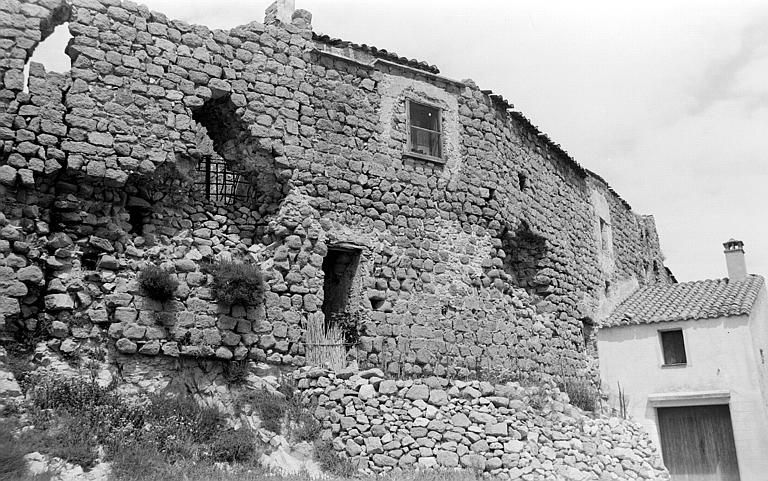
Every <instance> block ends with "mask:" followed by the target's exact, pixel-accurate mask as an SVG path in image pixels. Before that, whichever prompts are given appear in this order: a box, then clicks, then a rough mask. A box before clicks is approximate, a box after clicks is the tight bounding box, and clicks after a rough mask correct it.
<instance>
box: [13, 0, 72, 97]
mask: <svg viewBox="0 0 768 481" xmlns="http://www.w3.org/2000/svg"><path fill="white" fill-rule="evenodd" d="M70 15H71V10H70V7H69V6H67V5H61V6H59V7H57V8H55V9H54V10H53V11H51V14H50V16H49V17H48V18H43V19H41V20H40V38H41V39H42V40H41V42H40V43H38V44H37V45H35V46H33V47H32V48H31V49H30V50H29V51H28V52H27V62H26V64H25V65H24V72H23V76H24V84H23V85H24V86H23V91H24V92H28V91H29V73H30V72H29V71H30V65H31V64H32V62H37V63H39V64H42V65H43V66H44V67H45V69H46V71H48V72H59V73H64V72H67V71H69V70H70V69H71V68H72V59H71V58H70V56H69V55H67V53H66V50H67V48H68V45H69V43H70V41H71V40H72V34H70V33H69V18H70Z"/></svg>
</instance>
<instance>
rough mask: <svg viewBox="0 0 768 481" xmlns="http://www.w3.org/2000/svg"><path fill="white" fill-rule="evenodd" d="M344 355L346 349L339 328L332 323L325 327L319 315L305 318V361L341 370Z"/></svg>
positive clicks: (312, 364)
mask: <svg viewBox="0 0 768 481" xmlns="http://www.w3.org/2000/svg"><path fill="white" fill-rule="evenodd" d="M346 357H347V349H346V347H345V346H344V333H343V331H342V330H341V328H340V327H339V326H336V325H332V326H329V327H328V328H327V329H326V327H325V322H324V321H323V319H322V317H321V316H311V317H310V319H309V320H307V363H308V364H309V365H310V366H321V367H327V368H330V369H333V370H341V369H344V366H345V364H346V363H345V361H346Z"/></svg>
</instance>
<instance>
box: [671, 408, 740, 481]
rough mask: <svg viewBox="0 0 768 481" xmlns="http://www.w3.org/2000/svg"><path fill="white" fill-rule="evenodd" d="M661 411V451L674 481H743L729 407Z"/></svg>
mask: <svg viewBox="0 0 768 481" xmlns="http://www.w3.org/2000/svg"><path fill="white" fill-rule="evenodd" d="M657 411H658V416H659V435H660V437H661V451H662V454H663V456H664V464H666V465H667V468H668V469H669V472H670V474H671V475H672V480H673V481H739V466H738V464H737V462H736V445H735V444H734V443H733V428H732V427H731V412H730V410H729V409H728V405H727V404H722V405H715V406H686V407H674V408H658V410H657Z"/></svg>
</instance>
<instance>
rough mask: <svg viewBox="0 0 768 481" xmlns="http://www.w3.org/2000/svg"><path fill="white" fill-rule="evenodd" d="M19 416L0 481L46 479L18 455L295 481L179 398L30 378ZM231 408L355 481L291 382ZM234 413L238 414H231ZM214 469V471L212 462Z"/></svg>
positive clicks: (453, 479)
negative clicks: (21, 421)
mask: <svg viewBox="0 0 768 481" xmlns="http://www.w3.org/2000/svg"><path fill="white" fill-rule="evenodd" d="M24 388H25V390H26V392H27V402H26V406H25V409H26V413H27V416H28V419H29V420H30V421H32V423H33V425H34V428H31V429H30V428H25V429H24V430H19V429H18V426H17V424H16V423H15V422H14V421H13V419H11V418H9V419H6V420H0V481H11V480H14V481H49V480H50V477H51V476H50V475H48V474H46V475H45V476H31V475H29V474H28V473H27V472H26V463H25V461H24V458H23V457H24V455H25V454H27V453H30V452H33V451H39V452H41V453H44V454H48V455H52V456H56V457H59V458H62V459H64V460H66V461H69V462H71V463H73V464H79V465H81V466H83V467H84V468H85V469H87V468H88V467H91V466H93V465H94V464H96V463H97V462H99V461H109V462H110V463H111V468H112V474H111V476H110V480H111V481H176V480H179V481H181V480H184V481H208V480H211V479H216V480H222V481H236V480H237V481H298V480H305V479H307V476H306V474H298V475H294V476H281V475H276V474H274V473H270V472H268V471H266V470H265V469H264V468H262V467H261V466H260V465H259V458H260V455H261V454H262V452H263V451H262V450H264V451H267V450H268V448H267V447H266V446H264V445H262V444H260V442H259V441H258V440H257V438H256V436H255V433H254V432H252V431H251V430H250V429H248V428H247V427H242V428H240V429H237V430H235V429H232V428H228V427H227V426H226V424H225V421H224V418H223V416H222V414H221V413H220V412H219V411H218V410H217V409H215V408H211V407H205V406H201V405H199V404H198V403H197V402H196V401H195V400H194V399H193V398H191V397H189V396H180V395H176V396H171V395H159V394H158V395H149V396H132V397H124V396H122V395H120V394H119V393H118V392H117V391H116V390H115V386H107V387H103V386H99V385H98V384H97V383H96V381H95V380H84V379H82V378H53V377H47V376H42V375H39V374H30V375H28V376H27V377H26V378H25V380H24ZM248 392H249V393H250V394H249V395H248V396H244V397H243V399H241V400H240V401H239V403H238V405H239V406H241V407H242V406H245V405H246V404H248V405H250V407H251V409H253V410H256V411H257V412H258V413H259V414H260V415H261V416H262V419H263V420H264V421H265V425H268V426H267V428H268V429H270V428H274V429H273V430H275V431H277V432H282V434H283V435H284V436H286V437H287V438H288V439H290V440H292V441H293V442H298V441H308V442H312V443H313V444H314V447H315V459H316V461H317V462H318V464H320V466H321V467H322V469H323V470H324V471H325V472H327V473H329V474H332V475H333V476H334V477H335V479H338V480H340V481H344V480H352V479H363V478H361V477H360V476H359V475H358V473H357V469H356V467H355V465H354V464H353V463H352V462H351V461H350V460H349V459H346V458H345V457H343V456H341V455H339V453H338V452H337V451H336V450H335V449H333V445H332V444H331V442H330V441H327V440H323V441H321V440H319V439H318V437H319V434H320V425H319V424H318V422H317V421H316V420H315V419H314V417H313V416H311V414H310V411H308V410H307V408H306V407H305V406H303V405H302V403H301V399H300V398H299V395H298V393H297V391H296V389H295V386H294V385H293V383H292V382H288V381H286V382H284V383H283V384H282V386H281V389H280V391H279V392H277V393H275V392H269V391H267V390H258V391H248ZM238 409H239V408H238ZM222 463H223V464H222ZM477 479H478V478H477V477H476V476H475V474H474V473H472V472H466V471H459V472H444V471H430V472H420V473H416V472H406V473H399V474H396V475H395V474H392V475H384V476H382V477H376V481H475V480H477Z"/></svg>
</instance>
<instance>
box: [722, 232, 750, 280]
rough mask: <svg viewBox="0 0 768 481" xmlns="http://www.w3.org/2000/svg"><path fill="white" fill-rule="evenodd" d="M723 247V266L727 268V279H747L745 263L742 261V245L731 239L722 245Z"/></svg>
mask: <svg viewBox="0 0 768 481" xmlns="http://www.w3.org/2000/svg"><path fill="white" fill-rule="evenodd" d="M723 247H725V251H724V252H725V265H726V266H727V267H728V279H730V280H732V281H743V280H744V279H746V278H747V263H746V261H745V260H744V243H743V242H741V241H739V240H736V239H731V240H729V241H728V242H724V243H723Z"/></svg>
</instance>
